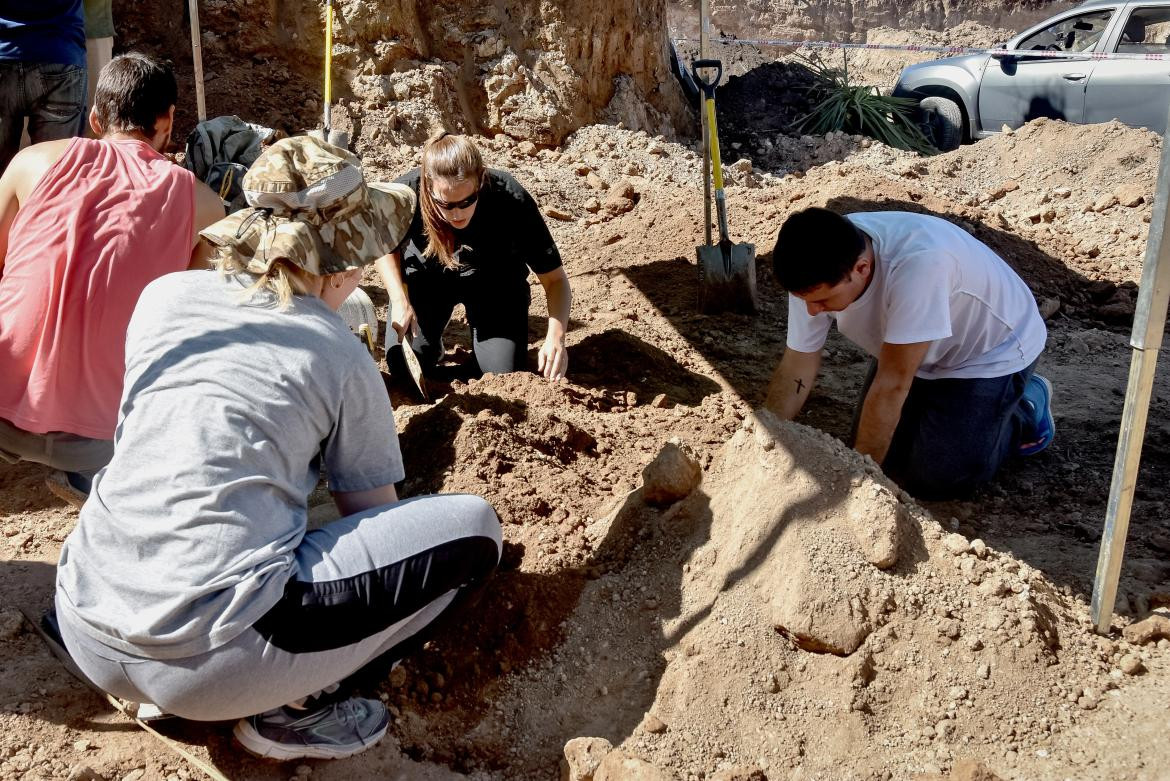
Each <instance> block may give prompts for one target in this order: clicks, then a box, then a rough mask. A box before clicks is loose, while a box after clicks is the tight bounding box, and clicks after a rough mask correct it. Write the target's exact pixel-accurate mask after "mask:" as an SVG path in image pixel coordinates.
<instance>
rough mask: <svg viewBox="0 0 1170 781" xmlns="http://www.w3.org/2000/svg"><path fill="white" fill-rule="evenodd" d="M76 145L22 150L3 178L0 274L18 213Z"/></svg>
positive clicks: (64, 140)
mask: <svg viewBox="0 0 1170 781" xmlns="http://www.w3.org/2000/svg"><path fill="white" fill-rule="evenodd" d="M71 143H73V139H71V138H62V139H60V140H57V141H46V142H44V143H43V144H33V145H32V146H30V147H26V148H25V149H22V150H20V151H19V152H17V153H16V156H15V157H13V158H12V160H11V162H9V163H8V167H7V168H6V169H4V175H3V176H0V275H3V273H4V260H5V258H7V257H8V234H9V232H10V231H11V230H12V221H13V220H15V219H16V212H17V211H19V210H20V207H21V205H22V204H24V202H25V201H27V200H28V198H29V196H30V195H32V192H33V190H35V189H36V186H37V185H38V184H40V181H41V178H42V177H43V176H44V175H45V173H46V172H48V170H49V169H50V168H52V167H53V165H54V164H56V162H57V161H58V160H60V159H61V156H62V155H64V154H65V151H66V150H67V149H69V145H70V144H71Z"/></svg>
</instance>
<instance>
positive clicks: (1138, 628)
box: [1121, 614, 1170, 645]
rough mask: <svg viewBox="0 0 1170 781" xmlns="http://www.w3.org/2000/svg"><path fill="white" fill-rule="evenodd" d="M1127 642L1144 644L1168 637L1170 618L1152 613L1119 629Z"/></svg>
mask: <svg viewBox="0 0 1170 781" xmlns="http://www.w3.org/2000/svg"><path fill="white" fill-rule="evenodd" d="M1121 636H1122V637H1124V638H1125V641H1126V642H1127V643H1133V644H1134V645H1145V644H1146V643H1153V642H1156V641H1158V640H1166V639H1170V618H1167V617H1166V616H1163V615H1158V614H1154V615H1152V616H1149V617H1148V618H1144V619H1142V620H1141V621H1138V622H1137V623H1134V624H1130V625H1129V626H1127V627H1126V628H1125V629H1123V630H1121Z"/></svg>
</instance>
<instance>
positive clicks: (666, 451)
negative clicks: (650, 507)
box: [642, 442, 703, 507]
mask: <svg viewBox="0 0 1170 781" xmlns="http://www.w3.org/2000/svg"><path fill="white" fill-rule="evenodd" d="M702 479H703V470H702V468H701V467H700V466H699V462H698V461H696V460H695V458H694V456H692V455H691V454H690V453H688V452H687V451H686V450H684V449H683V448H682V447H681V446H679V445H678V444H676V443H674V442H668V443H666V445H665V446H664V447H663V448H662V450H661V451H660V452H659V453H658V455H657V456H656V457H655V458H654V460H653V461H651V462H650V463H649V464H648V465H647V466H646V468H645V469H643V470H642V482H643V484H644V488H643V492H642V496H643V498H644V499H645V500H646V502H647V503H648V504H654V505H659V506H663V507H665V506H666V505H670V504H674V503H675V502H677V501H678V500H679V499H682V498H684V497H686V496H687V495H688V494H690V492H691V491H693V490H695V486H697V485H698V484H699V481H701V480H702Z"/></svg>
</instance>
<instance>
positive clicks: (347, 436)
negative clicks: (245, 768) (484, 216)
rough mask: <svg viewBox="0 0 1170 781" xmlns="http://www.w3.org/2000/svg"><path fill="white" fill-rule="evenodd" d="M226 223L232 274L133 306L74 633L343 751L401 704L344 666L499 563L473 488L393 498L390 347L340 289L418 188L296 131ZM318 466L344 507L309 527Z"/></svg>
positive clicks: (236, 714) (62, 596) (264, 722)
mask: <svg viewBox="0 0 1170 781" xmlns="http://www.w3.org/2000/svg"><path fill="white" fill-rule="evenodd" d="M244 188H245V191H246V192H247V194H248V197H249V202H250V203H251V204H252V205H253V206H254V207H257V208H252V209H246V210H244V211H241V212H237V213H236V214H234V215H232V216H230V217H228V218H226V219H223V220H221V221H219V222H217V223H215V224H214V225H212V226H210V227H209V228H207V229H206V230H205V231H204V232H203V236H204V237H205V238H206V239H208V241H210V242H211V243H212V244H213V245H215V246H216V248H217V251H218V256H217V258H216V263H217V265H218V267H219V272H220V273H215V272H212V271H188V272H182V273H177V274H171V275H168V276H165V277H162V278H161V279H159V280H157V281H155V282H153V283H152V284H151V285H150V287H149V289H148V293H149V294H148V295H144V296H143V297H142V299H141V301H140V303H139V305H138V307H137V309H136V310H135V312H134V316H133V318H132V320H131V323H130V327H129V331H128V334H127V343H126V378H125V392H124V395H123V401H122V408H121V413H120V418H119V423H118V434H117V437H116V439H115V442H114V455H113V458H112V460H111V461H110V464H109V466H108V467H107V468H106V469H105V470H104V471H103V472H101V473H99V475H98V476H97V478H96V480H95V481H94V485H93V495H92V498H91V501H89V502H87V503H86V505H85V506H84V508H83V509H82V512H81V516H80V519H79V522H78V525H77V528H76V529H75V530H74V532H73V533H72V534H71V535H70V536H69V538H68V539H67V540H66V542H65V545H64V548H63V550H62V553H61V561H60V566H59V569H58V576H57V595H56V610H57V615H58V618H59V621H60V630H61V635H62V637H63V639H64V642H65V645H66V647H67V649H68V650H69V653H70V654H71V655H72V656H73V658H74V660H75V661H76V663H77V665H78V666H79V667H80V668H81V670H82V671H83V672H84V673H85V674H86V675H87V676H89V677H90V678H91V680H92V681H93V682H94V683H96V684H97V685H98V686H100V687H101V688H103V689H105V690H106V691H108V692H110V693H111V694H114V695H115V696H118V697H122V698H126V699H130V700H133V701H135V702H151V703H154V704H155V705H157V706H158V707H159V708H160V709H162V710H163V711H166V712H169V713H172V714H174V715H176V716H180V717H184V718H188V719H195V720H206V721H211V720H216V721H218V720H226V719H240V721H239V722H238V723H237V725H236V728H235V734H236V736H237V738H238V739H239V741H240V742H241V743H242V744H243V745H244V747H245V748H247V749H248V750H249V751H251V752H253V753H255V754H259V755H262V756H269V757H273V758H276V759H282V760H285V759H295V758H299V757H318V758H335V757H344V756H349V755H351V754H354V753H357V752H359V751H362V750H364V749H365V748H368V747H369V746H371V745H372V744H373V743H374V742H376V741H377V740H378V739H379V738H381V737H382V735H383V734H385V732H386V728H387V724H388V721H389V717H388V714H387V711H386V708H385V707H384V706H383V705H382V704H381V703H380V702H378V701H376V700H367V699H361V698H351V699H340V697H341V695H340V693H338V692H337V688H338V687H337V686H336V684H337V683H338V682H340V681H342V679H344V678H346V677H347V676H349V675H351V674H352V673H354V672H355V671H357V670H358V669H359V668H361V667H363V666H364V665H366V664H367V663H369V662H371V661H372V660H374V659H376V658H378V657H385V658H387V659H397V658H399V657H400V655H401V654H402V653H404V652H405V649H406V648H408V647H412V646H414V645H416V644H417V643H419V642H420V641H421V639H420V638H421V636H422V633H424V632H425V631H426V629H427V627H428V626H429V625H431V624H432V622H434V621H435V619H437V618H438V617H440V616H441V615H443V614H444V613H446V612H447V611H449V610H452V609H453V608H455V607H456V606H457V605H458V603H459V602H460V597H461V595H466V594H467V593H469V590H471V589H474V588H475V587H476V586H478V585H479V584H480V583H482V582H483V580H484V579H485V578H486V577H487V576H488V575H489V574H490V573H491V572H492V570H493V569H494V568H495V566H496V564H497V562H498V561H499V555H500V545H501V542H500V525H499V521H498V519H497V518H496V515H495V513H494V512H493V510H492V508H491V507H490V506H489V505H488V504H487V503H486V502H485V501H484V500H482V499H480V498H478V497H475V496H466V495H447V496H429V497H420V498H416V499H410V500H406V501H399V500H398V497H397V495H396V493H395V490H394V483H395V482H397V481H399V480H401V479H402V477H403V473H404V470H403V464H402V458H401V453H400V451H399V446H398V437H397V433H396V431H395V426H394V418H393V416H392V414H391V409H390V406H389V403H388V400H387V397H386V391H385V387H384V385H383V384H382V380H381V378H380V375H379V373H378V371H377V368H376V367H375V365H374V363H373V362H372V361H370V358H369V355H368V354H367V353H366V351H365V349H364V348H363V347H362V345H361V343H360V342H359V341H358V340H357V339H355V338H354V337H353V334H351V333H350V331H349V330H348V328H347V327H346V325H345V323H344V322H343V320H342V319H341V317H340V316H338V315H337V313H336V310H337V308H338V307H340V306H341V303H342V302H343V301H344V300H345V298H346V297H347V296H348V295H349V294H350V293H351V292H352V291H353V290H354V289H355V288H356V287H357V285H358V282H359V281H360V279H361V275H362V266H364V265H365V264H368V263H372V262H373V261H374V260H375V259H377V258H378V257H381V256H383V255H385V254H386V253H388V252H389V251H390V250H392V249H393V248H394V247H395V246H397V244H398V243H399V242H400V241H401V239H402V237H403V235H404V234H405V232H406V229H407V226H408V225H409V223H410V219H411V215H412V213H413V210H414V196H413V194H412V193H411V192H410V190H409V189H407V188H404V187H401V186H397V185H367V184H366V183H365V181H364V180H363V177H362V174H361V170H360V168H359V167H358V163H357V159H356V158H354V157H353V156H351V155H349V154H348V153H347V152H345V151H343V150H341V149H339V148H337V147H333V146H330V145H328V144H324V143H322V142H319V141H317V140H315V139H311V138H307V137H298V138H291V139H285V140H283V141H280V142H278V143H277V144H275V145H273V146H272V147H271V148H270V149H269V150H267V151H266V152H265V153H264V154H263V155H262V156H261V157H260V159H259V160H258V161H257V162H256V164H255V166H254V167H253V168H252V170H251V171H250V172H249V173H248V175H247V177H246V178H245V179H244ZM322 467H323V468H324V471H325V473H326V475H327V479H328V484H329V489H330V491H331V493H332V496H333V499H334V501H335V502H336V504H337V507H338V508H339V510H340V512H341V513H342V515H343V516H344V517H343V518H341V520H338V521H336V522H334V523H332V524H329V525H327V526H325V527H323V528H320V529H315V530H313V531H308V530H307V528H306V520H307V514H308V506H307V498H308V496H309V494H310V492H311V491H312V490H313V489H314V487H315V486H316V484H317V480H318V476H319V474H320V471H321V469H322Z"/></svg>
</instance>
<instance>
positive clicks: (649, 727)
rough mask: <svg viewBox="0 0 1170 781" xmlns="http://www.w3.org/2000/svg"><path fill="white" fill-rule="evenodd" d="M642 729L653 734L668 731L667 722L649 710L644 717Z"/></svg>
mask: <svg viewBox="0 0 1170 781" xmlns="http://www.w3.org/2000/svg"><path fill="white" fill-rule="evenodd" d="M642 729H644V730H646V731H647V732H649V733H650V734H651V735H661V734H662V733H663V732H666V722H664V721H663V720H662V719H660V718H658V717H657V716H655V715H654V714H653V713H649V712H647V713H646V715H645V716H643V717H642Z"/></svg>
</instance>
